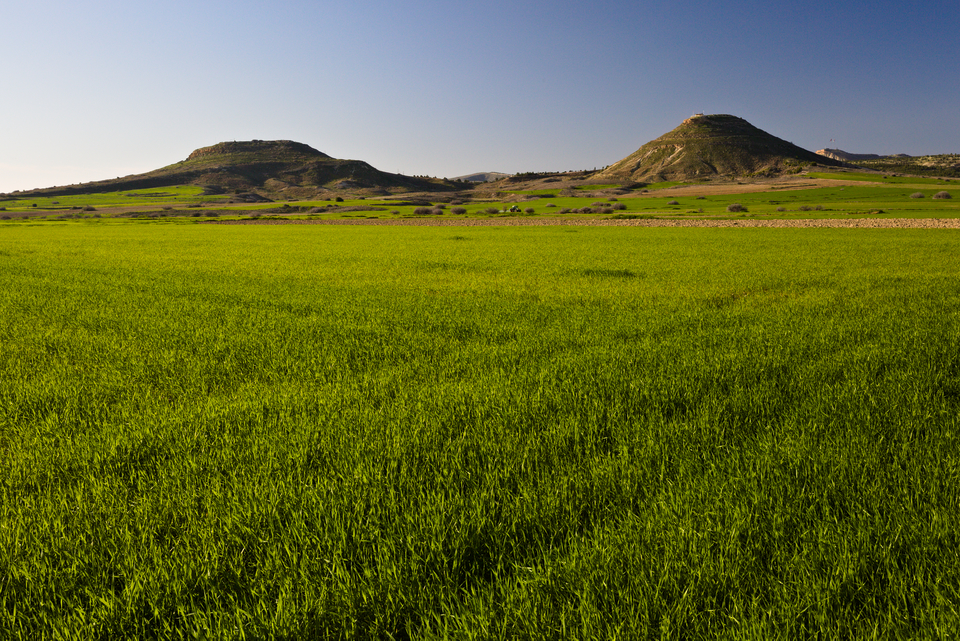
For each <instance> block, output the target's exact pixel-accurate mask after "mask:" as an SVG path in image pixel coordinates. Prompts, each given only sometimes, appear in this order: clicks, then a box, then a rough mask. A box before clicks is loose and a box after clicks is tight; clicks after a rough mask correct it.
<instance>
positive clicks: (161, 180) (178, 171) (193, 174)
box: [35, 140, 457, 197]
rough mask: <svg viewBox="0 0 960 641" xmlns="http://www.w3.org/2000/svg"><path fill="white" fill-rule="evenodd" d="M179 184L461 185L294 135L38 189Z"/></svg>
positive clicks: (255, 187)
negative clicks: (390, 169) (337, 154)
mask: <svg viewBox="0 0 960 641" xmlns="http://www.w3.org/2000/svg"><path fill="white" fill-rule="evenodd" d="M176 185H200V186H202V187H205V188H207V189H208V190H211V191H212V192H217V191H219V192H221V193H222V192H223V191H234V192H256V193H258V194H260V195H263V196H269V197H282V196H288V197H289V196H298V197H306V196H309V195H310V194H315V193H319V192H322V191H327V190H334V191H350V192H356V193H364V192H374V193H379V192H389V193H393V192H396V193H404V192H421V191H448V190H453V189H456V188H457V187H456V185H455V184H454V183H452V182H449V181H443V180H437V179H426V178H414V177H410V176H402V175H400V174H390V173H387V172H383V171H380V170H378V169H376V168H374V167H372V166H371V165H369V164H368V163H366V162H363V161H362V160H341V159H338V158H331V157H330V156H328V155H327V154H325V153H323V152H321V151H318V150H316V149H314V148H313V147H310V146H309V145H305V144H303V143H299V142H294V141H292V140H250V141H243V142H221V143H217V144H215V145H211V146H209V147H201V148H200V149H197V150H195V151H193V152H191V153H190V155H189V156H187V158H186V160H182V161H180V162H177V163H174V164H172V165H168V166H166V167H161V168H160V169H155V170H153V171H149V172H147V173H143V174H136V175H132V176H126V177H124V178H116V179H114V180H103V181H98V182H92V183H85V184H83V185H71V186H68V187H56V188H52V189H42V190H35V191H36V192H37V193H42V194H44V195H49V196H54V195H67V194H78V193H99V192H110V191H125V190H130V189H145V188H153V187H171V186H176Z"/></svg>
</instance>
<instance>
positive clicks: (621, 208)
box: [613, 203, 627, 210]
mask: <svg viewBox="0 0 960 641" xmlns="http://www.w3.org/2000/svg"><path fill="white" fill-rule="evenodd" d="M613 208H614V209H619V210H624V209H626V208H627V206H626V205H624V204H623V203H614V205H613Z"/></svg>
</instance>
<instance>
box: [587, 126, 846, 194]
mask: <svg viewBox="0 0 960 641" xmlns="http://www.w3.org/2000/svg"><path fill="white" fill-rule="evenodd" d="M809 164H821V165H831V166H842V165H843V163H842V162H840V161H837V160H833V159H831V158H827V157H824V156H820V155H817V154H815V153H814V152H812V151H807V150H806V149H803V148H802V147H798V146H797V145H794V144H793V143H790V142H787V141H786V140H781V139H780V138H777V137H776V136H772V135H770V134H768V133H767V132H765V131H763V130H762V129H758V128H757V127H754V126H753V125H751V124H750V123H749V122H747V121H746V120H744V119H743V118H738V117H737V116H730V115H726V114H718V115H707V116H704V115H696V116H693V117H692V118H688V119H686V120H684V121H683V122H682V123H681V124H680V126H679V127H677V128H676V129H674V130H673V131H670V132H668V133H666V134H664V135H662V136H660V137H659V138H657V139H656V140H652V141H650V142H648V143H647V144H645V145H643V146H642V147H640V149H638V150H637V151H635V152H634V153H632V154H630V155H629V156H627V157H626V158H624V159H623V160H620V161H619V162H617V163H615V164H613V165H611V166H610V167H608V168H606V169H605V170H603V171H601V172H599V173H598V174H597V175H596V178H598V179H619V180H624V179H627V180H635V181H662V180H695V179H697V178H706V177H711V176H724V177H733V176H748V175H757V174H776V173H780V172H783V171H786V170H790V169H795V168H798V167H800V166H803V165H809Z"/></svg>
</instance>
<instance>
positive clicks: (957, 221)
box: [209, 218, 960, 229]
mask: <svg viewBox="0 0 960 641" xmlns="http://www.w3.org/2000/svg"><path fill="white" fill-rule="evenodd" d="M209 224H214V225H411V226H430V227H526V226H550V225H568V226H585V227H846V228H861V229H882V228H887V229H890V228H899V229H902V228H914V229H921V228H922V229H960V218H850V219H838V218H829V219H803V220H800V219H797V220H709V219H702V218H701V219H689V220H670V219H663V218H660V219H635V220H593V219H588V218H576V219H569V218H568V219H559V218H462V219H451V218H443V219H431V218H406V219H403V218H401V219H390V220H386V219H384V220H380V219H375V218H364V219H361V220H350V219H331V220H270V219H266V218H260V219H257V220H224V221H216V222H212V223H209Z"/></svg>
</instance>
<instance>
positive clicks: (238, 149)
mask: <svg viewBox="0 0 960 641" xmlns="http://www.w3.org/2000/svg"><path fill="white" fill-rule="evenodd" d="M297 158H301V159H303V160H314V159H317V158H330V156H328V155H327V154H325V153H323V152H322V151H317V150H316V149H314V148H313V147H311V146H310V145H305V144H303V143H302V142H294V141H292V140H250V141H245V142H236V141H234V142H220V143H217V144H215V145H211V146H210V147H201V148H200V149H196V150H194V151H193V152H191V154H190V155H189V156H187V160H186V162H190V161H213V160H216V159H220V160H225V161H227V162H239V161H246V162H257V161H264V160H281V161H283V162H290V161H293V160H295V159H297Z"/></svg>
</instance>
